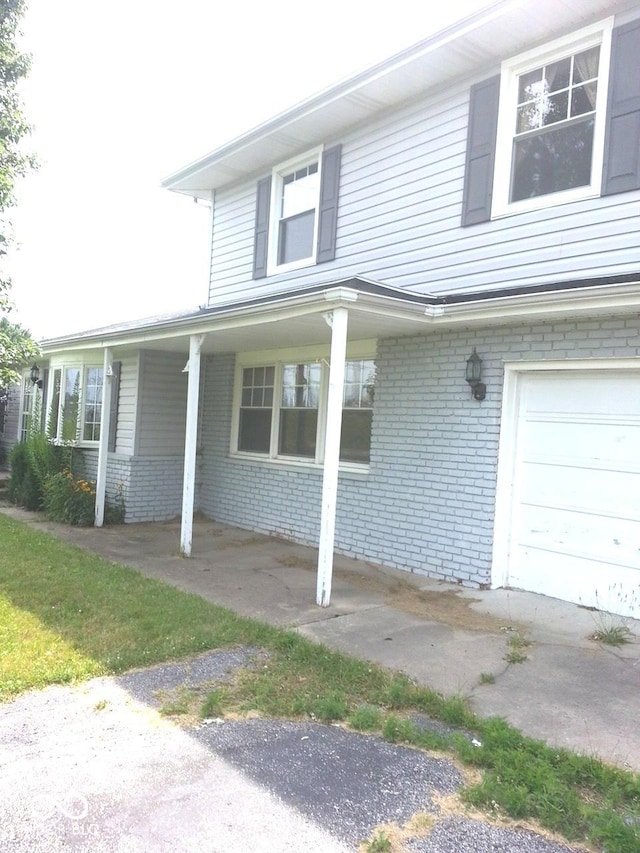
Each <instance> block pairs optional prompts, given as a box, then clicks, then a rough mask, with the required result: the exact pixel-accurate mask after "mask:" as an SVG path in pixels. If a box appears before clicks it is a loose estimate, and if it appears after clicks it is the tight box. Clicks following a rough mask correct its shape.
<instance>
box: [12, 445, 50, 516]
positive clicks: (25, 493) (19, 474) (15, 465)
mask: <svg viewBox="0 0 640 853" xmlns="http://www.w3.org/2000/svg"><path fill="white" fill-rule="evenodd" d="M9 466H10V468H11V477H10V478H9V486H8V489H7V495H8V497H9V500H10V501H11V502H12V503H14V504H17V505H18V506H23V507H24V508H25V509H31V510H36V509H41V508H42V490H41V488H40V484H39V482H38V478H37V477H36V476H35V474H34V472H33V468H32V465H31V458H30V456H29V450H28V448H27V442H26V441H21V442H20V443H19V444H14V446H13V447H12V448H11V451H10V453H9Z"/></svg>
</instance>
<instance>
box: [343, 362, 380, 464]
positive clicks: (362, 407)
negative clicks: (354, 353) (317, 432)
mask: <svg viewBox="0 0 640 853" xmlns="http://www.w3.org/2000/svg"><path fill="white" fill-rule="evenodd" d="M375 377H376V363H375V361H373V360H372V359H360V360H358V361H348V362H347V364H346V365H345V376H344V397H343V403H342V433H341V436H340V458H341V459H344V460H346V461H349V462H364V463H366V462H368V461H369V449H370V446H371V420H372V416H373V395H374V391H375Z"/></svg>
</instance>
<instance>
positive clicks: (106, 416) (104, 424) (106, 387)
mask: <svg viewBox="0 0 640 853" xmlns="http://www.w3.org/2000/svg"><path fill="white" fill-rule="evenodd" d="M112 360H113V351H112V350H111V349H110V348H109V347H105V349H104V359H103V362H102V364H103V367H102V410H101V416H100V442H99V444H98V473H97V475H96V507H95V520H94V526H95V527H102V525H103V524H104V507H105V496H106V492H107V452H108V450H109V426H110V423H111V386H112V378H113V369H112V366H111V362H112Z"/></svg>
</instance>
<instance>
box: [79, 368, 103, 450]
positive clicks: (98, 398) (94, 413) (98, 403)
mask: <svg viewBox="0 0 640 853" xmlns="http://www.w3.org/2000/svg"><path fill="white" fill-rule="evenodd" d="M101 420H102V368H101V367H88V368H87V372H86V384H85V394H84V418H83V421H84V423H83V429H82V438H83V440H84V441H100V421H101Z"/></svg>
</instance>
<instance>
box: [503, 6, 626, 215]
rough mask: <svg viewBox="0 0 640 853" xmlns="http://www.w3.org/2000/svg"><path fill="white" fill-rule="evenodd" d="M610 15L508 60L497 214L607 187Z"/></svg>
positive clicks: (561, 200)
mask: <svg viewBox="0 0 640 853" xmlns="http://www.w3.org/2000/svg"><path fill="white" fill-rule="evenodd" d="M610 41H611V21H607V22H604V23H601V24H598V25H596V26H593V27H589V28H587V29H585V30H581V31H580V32H579V33H575V34H573V35H572V36H571V37H569V38H567V39H562V40H558V41H556V42H554V43H553V44H552V45H547V46H546V47H545V48H544V49H538V50H535V51H529V52H528V53H526V54H523V55H521V56H519V57H515V58H514V59H512V60H509V61H508V62H506V63H504V64H503V68H502V77H501V82H500V110H499V118H498V132H497V142H496V163H495V181H494V198H493V215H500V214H503V213H510V212H516V211H519V210H528V209H535V208H537V207H546V206H548V205H551V204H560V203H564V202H567V201H573V200H574V199H577V198H585V197H588V196H595V195H598V194H599V193H600V185H601V178H602V159H603V148H604V124H605V112H606V96H607V83H608V71H609V52H610Z"/></svg>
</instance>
